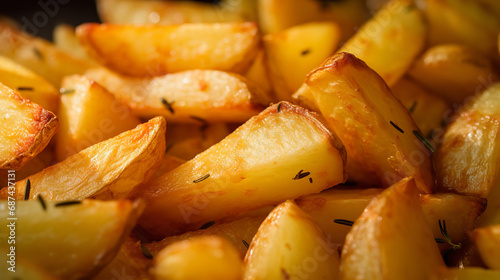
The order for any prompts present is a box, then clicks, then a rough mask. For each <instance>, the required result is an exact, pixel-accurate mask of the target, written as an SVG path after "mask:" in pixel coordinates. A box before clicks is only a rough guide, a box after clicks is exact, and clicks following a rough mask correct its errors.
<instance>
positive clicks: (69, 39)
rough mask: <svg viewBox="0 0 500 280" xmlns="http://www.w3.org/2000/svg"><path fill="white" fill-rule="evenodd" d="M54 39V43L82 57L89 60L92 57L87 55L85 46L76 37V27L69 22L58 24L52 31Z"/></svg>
mask: <svg viewBox="0 0 500 280" xmlns="http://www.w3.org/2000/svg"><path fill="white" fill-rule="evenodd" d="M52 37H53V38H52V39H53V41H54V45H55V46H56V47H57V48H59V49H61V50H63V51H65V52H67V53H69V54H71V55H73V56H75V57H78V58H81V59H84V60H87V61H89V60H90V58H89V56H88V55H87V52H86V51H85V49H84V48H83V46H82V45H81V44H80V42H79V41H78V38H77V37H76V32H75V28H74V27H73V26H71V25H67V24H58V25H57V26H56V27H55V28H54V31H53V33H52Z"/></svg>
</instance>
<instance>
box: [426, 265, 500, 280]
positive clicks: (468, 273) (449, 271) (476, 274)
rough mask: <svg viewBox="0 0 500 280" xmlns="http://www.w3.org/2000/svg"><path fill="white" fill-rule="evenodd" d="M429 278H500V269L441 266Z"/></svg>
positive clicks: (486, 279) (474, 279)
mask: <svg viewBox="0 0 500 280" xmlns="http://www.w3.org/2000/svg"><path fill="white" fill-rule="evenodd" d="M428 279H429V280H476V279H481V280H496V279H500V271H496V270H491V269H484V268H482V267H461V268H458V267H454V268H447V267H440V268H438V269H436V271H434V272H433V273H432V274H431V276H430V277H429V278H428Z"/></svg>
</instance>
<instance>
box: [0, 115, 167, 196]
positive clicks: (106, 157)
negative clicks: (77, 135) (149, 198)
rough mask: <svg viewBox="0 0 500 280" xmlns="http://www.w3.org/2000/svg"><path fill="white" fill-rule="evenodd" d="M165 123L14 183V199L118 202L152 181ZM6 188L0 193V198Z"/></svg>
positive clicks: (145, 126)
mask: <svg viewBox="0 0 500 280" xmlns="http://www.w3.org/2000/svg"><path fill="white" fill-rule="evenodd" d="M165 130H166V123H165V119H163V118H162V117H157V118H154V119H151V120H150V121H149V122H147V123H144V124H141V125H138V126H137V127H136V128H134V129H132V130H129V131H126V132H124V133H122V134H120V135H118V136H115V137H113V138H111V139H108V140H106V141H103V142H100V143H98V144H95V145H93V146H90V147H88V148H87V149H85V150H82V151H81V152H79V153H77V154H74V155H73V156H71V157H69V158H67V159H66V160H64V161H62V162H60V163H58V164H56V165H53V166H50V167H48V168H46V169H44V170H43V171H41V172H39V173H37V174H35V175H33V176H29V177H28V178H26V179H25V180H21V181H17V182H16V186H15V188H16V191H15V195H14V197H15V198H16V199H22V198H24V197H25V188H26V183H27V181H26V180H30V183H31V193H30V196H29V198H30V199H36V197H37V195H38V194H41V195H42V196H43V197H44V198H45V199H47V200H68V199H71V200H73V199H78V200H80V199H84V198H88V197H92V198H99V199H117V198H122V197H124V196H126V195H128V193H129V192H131V191H132V190H133V189H134V188H135V187H136V186H138V185H139V184H141V183H142V182H144V181H147V180H148V179H149V178H151V177H152V176H153V174H154V172H155V171H156V169H157V168H158V167H159V166H160V164H161V160H162V159H163V154H164V151H165ZM6 197H7V189H2V190H0V198H4V199H5V198H6Z"/></svg>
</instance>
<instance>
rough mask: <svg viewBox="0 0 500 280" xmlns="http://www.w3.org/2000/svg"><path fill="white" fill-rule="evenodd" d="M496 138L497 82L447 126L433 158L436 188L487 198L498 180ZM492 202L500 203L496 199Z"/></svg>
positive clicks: (499, 117)
mask: <svg viewBox="0 0 500 280" xmlns="http://www.w3.org/2000/svg"><path fill="white" fill-rule="evenodd" d="M499 138H500V83H497V84H493V85H491V86H490V87H489V88H488V89H487V90H486V91H484V92H483V93H481V94H480V95H479V96H478V97H477V98H474V99H472V100H471V101H470V102H468V103H467V104H466V105H465V107H464V108H463V110H462V111H461V112H460V114H459V115H458V116H457V117H456V119H455V120H454V121H453V122H452V123H451V124H450V125H448V127H447V130H446V132H445V134H444V136H443V140H442V144H441V147H440V149H439V151H438V153H437V156H436V164H435V166H436V176H437V183H438V188H439V189H440V190H441V191H454V192H458V193H462V194H467V195H475V196H480V197H487V196H488V194H489V193H490V192H491V190H492V188H494V186H495V184H497V183H498V182H499V178H500V176H499V173H500V165H499V161H498V159H499V158H500V141H499ZM499 198H500V197H499ZM494 200H496V201H499V203H500V199H494ZM488 208H489V207H488Z"/></svg>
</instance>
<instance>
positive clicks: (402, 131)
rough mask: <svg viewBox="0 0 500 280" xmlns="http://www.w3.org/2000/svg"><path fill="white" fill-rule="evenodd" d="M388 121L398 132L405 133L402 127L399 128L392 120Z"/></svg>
mask: <svg viewBox="0 0 500 280" xmlns="http://www.w3.org/2000/svg"><path fill="white" fill-rule="evenodd" d="M390 123H391V125H392V126H393V127H394V128H395V129H397V130H398V131H399V132H401V133H405V132H404V130H402V129H401V128H400V127H399V126H397V125H396V124H395V123H393V122H392V121H390Z"/></svg>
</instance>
